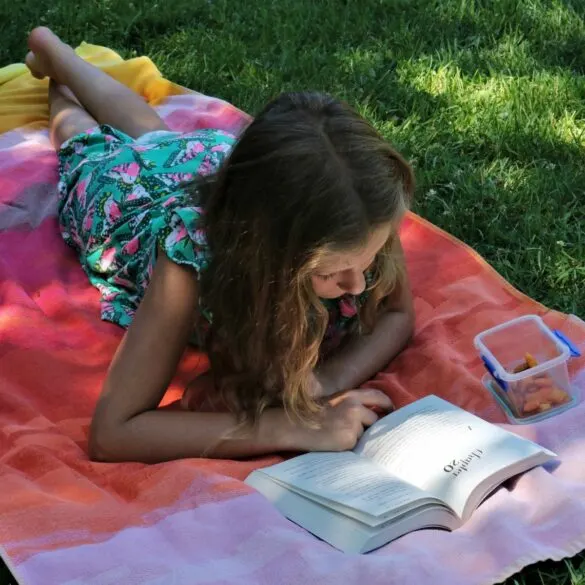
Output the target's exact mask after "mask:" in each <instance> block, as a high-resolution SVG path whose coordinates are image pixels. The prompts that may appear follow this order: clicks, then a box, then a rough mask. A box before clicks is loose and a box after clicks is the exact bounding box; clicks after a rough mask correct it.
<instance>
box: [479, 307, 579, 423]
mask: <svg viewBox="0 0 585 585" xmlns="http://www.w3.org/2000/svg"><path fill="white" fill-rule="evenodd" d="M474 343H475V347H476V348H477V349H478V350H479V353H480V356H481V358H482V360H483V362H484V365H485V367H486V369H487V370H488V372H489V374H488V375H486V376H485V377H484V380H483V382H484V384H485V386H486V387H487V388H488V389H489V390H490V391H491V392H492V393H493V394H494V396H495V397H496V398H497V400H498V402H499V403H500V404H501V406H502V407H503V408H504V411H505V412H506V414H507V416H508V419H509V420H510V422H512V423H521V424H523V423H531V422H535V421H537V420H541V419H543V418H547V417H549V416H552V415H554V414H557V413H558V412H560V411H562V410H566V409H568V408H571V407H572V406H574V405H575V403H576V402H577V398H578V397H577V396H576V395H575V389H574V388H573V387H572V386H571V382H570V379H569V371H568V368H567V362H568V361H569V359H570V358H571V356H580V355H581V354H580V353H579V350H578V349H577V348H576V347H575V346H574V344H573V343H572V342H571V341H570V340H569V339H567V338H566V337H565V336H564V335H563V334H562V333H561V332H559V331H551V330H550V329H549V328H548V327H547V326H546V325H545V324H544V322H543V321H542V319H541V318H540V317H537V316H536V315H527V316H525V317H519V318H517V319H513V320H512V321H508V322H507V323H504V324H502V325H498V326H497V327H494V328H493V329H488V330H487V331H484V332H483V333H480V334H479V335H478V336H477V337H476V338H475V341H474ZM533 360H534V361H535V362H536V364H535V363H534V361H533Z"/></svg>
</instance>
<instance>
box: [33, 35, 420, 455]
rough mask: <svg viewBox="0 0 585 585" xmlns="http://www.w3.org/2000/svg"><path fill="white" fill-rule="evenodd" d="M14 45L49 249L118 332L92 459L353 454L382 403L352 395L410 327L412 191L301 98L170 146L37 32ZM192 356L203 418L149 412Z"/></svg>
mask: <svg viewBox="0 0 585 585" xmlns="http://www.w3.org/2000/svg"><path fill="white" fill-rule="evenodd" d="M29 47H30V52H29V54H28V55H27V58H26V62H27V65H28V67H29V69H30V70H31V72H32V74H33V75H34V76H35V77H38V78H43V77H47V76H48V77H50V78H51V83H50V89H49V101H50V111H51V137H52V140H53V143H54V145H55V148H56V149H57V150H58V154H59V161H60V166H59V173H60V182H59V194H60V207H59V219H60V225H61V231H62V233H63V237H64V239H65V241H66V242H67V243H68V244H70V245H71V246H73V247H74V248H75V249H76V250H77V251H78V253H79V257H80V259H81V263H82V265H83V268H84V269H85V271H86V272H87V274H88V275H89V278H90V280H91V282H92V283H93V285H94V286H96V287H97V288H98V289H99V291H100V293H101V295H102V318H103V319H106V320H108V321H112V322H113V323H117V324H119V325H121V326H122V327H127V328H128V331H127V332H126V335H125V337H124V340H123V341H122V343H121V345H120V347H119V349H118V351H117V353H116V355H115V357H114V360H113V362H112V364H111V366H110V369H109V372H108V375H107V378H106V381H105V384H104V389H103V393H102V395H101V397H100V399H99V402H98V405H97V408H96V411H95V415H94V418H93V421H92V426H91V431H90V443H89V444H90V456H91V457H92V458H94V459H98V460H103V461H122V460H135V461H147V462H156V461H162V460H168V459H175V458H180V457H196V456H210V457H245V456H251V455H257V454H262V453H266V452H274V451H285V450H291V451H305V450H313V451H318V450H327V451H330V450H343V449H351V448H352V447H353V446H354V444H355V443H356V441H357V439H358V438H359V436H360V435H361V433H362V432H363V430H364V427H366V426H368V425H371V424H372V423H373V422H375V420H376V418H377V415H376V414H375V412H374V411H378V412H379V411H387V410H389V409H390V408H391V402H390V400H389V398H388V397H387V396H385V395H384V394H382V393H381V392H378V391H376V390H355V388H357V387H358V386H359V385H360V384H362V383H363V382H364V381H365V380H367V379H368V378H369V377H371V376H372V375H374V374H375V373H376V372H377V371H378V370H380V369H381V368H383V367H384V366H385V365H386V364H387V362H388V361H389V360H391V359H392V358H393V357H394V356H395V355H396V354H397V353H398V352H399V351H400V350H401V349H402V348H403V346H404V345H405V344H406V343H407V341H408V339H409V337H410V335H411V333H412V329H413V309H412V299H411V294H410V290H409V286H408V282H407V277H406V272H405V269H404V263H403V256H402V249H401V245H400V241H399V238H398V225H399V222H400V220H401V217H402V215H403V214H404V211H405V209H406V207H407V205H408V202H409V199H410V197H411V194H412V190H413V176H412V171H411V169H410V167H409V166H408V164H407V163H406V162H405V161H404V159H403V158H402V157H401V156H400V155H399V154H398V153H397V152H396V151H395V150H393V149H392V147H391V146H390V145H388V144H387V143H386V142H385V141H384V140H382V138H381V137H380V136H379V135H378V134H377V133H376V131H375V130H374V129H373V128H372V127H371V126H370V124H368V123H367V122H366V121H365V120H364V119H362V118H361V117H360V116H359V115H358V114H357V113H355V112H354V111H353V110H352V109H351V108H350V107H349V106H347V105H346V104H343V103H341V102H339V101H337V100H335V99H332V98H331V97H328V96H325V95H321V94H317V93H288V94H284V95H282V96H280V97H279V98H277V99H276V100H275V101H273V102H271V103H270V104H268V106H266V108H265V109H264V110H263V111H262V112H261V113H260V115H259V116H258V117H257V118H256V119H255V120H254V121H253V122H252V123H251V124H250V125H249V126H248V128H247V129H246V130H245V131H244V132H243V134H242V135H241V137H240V138H239V139H237V140H236V139H235V138H234V137H233V136H231V135H229V134H227V133H226V132H222V131H220V130H209V129H208V130H199V131H196V132H193V133H190V134H183V135H179V134H177V133H172V132H170V131H169V130H168V128H167V127H166V126H165V124H164V122H163V121H162V120H161V119H160V118H159V116H158V115H157V114H156V112H155V111H154V110H153V109H152V108H150V107H149V106H148V105H147V104H146V103H145V101H144V100H143V99H142V98H141V97H139V96H138V95H136V94H135V93H133V92H132V91H131V90H129V89H127V88H126V87H124V86H123V85H121V84H120V83H118V82H117V81H115V80H114V79H112V78H111V77H109V76H108V75H107V74H105V73H103V72H102V71H100V70H98V69H97V68H95V67H93V66H92V65H90V64H88V63H86V62H85V61H83V60H82V59H80V58H79V57H77V56H76V55H75V53H74V51H73V50H72V49H71V47H69V46H68V45H66V44H64V43H63V42H62V41H61V40H60V39H59V38H58V37H57V36H55V35H54V34H53V33H52V32H51V31H50V30H48V29H46V28H37V29H36V30H34V31H33V32H32V33H31V35H30V38H29ZM189 341H193V342H196V343H198V344H199V345H200V346H202V347H203V348H204V349H206V350H207V351H208V353H209V357H210V362H211V371H210V373H208V374H206V375H205V376H204V377H203V380H199V382H200V383H204V385H205V386H206V387H207V388H208V389H209V391H208V402H209V404H208V408H207V409H203V410H204V411H203V412H202V411H201V410H199V411H195V410H194V394H193V393H190V392H189V390H188V391H187V392H186V394H185V397H184V399H183V402H182V405H183V409H177V410H169V409H157V405H158V404H159V402H160V400H161V398H162V396H163V394H164V393H165V391H166V389H167V386H168V384H169V382H170V380H171V378H172V377H173V375H174V373H175V370H176V368H177V364H178V362H179V359H180V358H181V355H182V353H183V351H184V350H185V348H186V346H187V344H188V343H189ZM219 405H222V406H223V407H220V406H219ZM226 406H227V408H225V407H226Z"/></svg>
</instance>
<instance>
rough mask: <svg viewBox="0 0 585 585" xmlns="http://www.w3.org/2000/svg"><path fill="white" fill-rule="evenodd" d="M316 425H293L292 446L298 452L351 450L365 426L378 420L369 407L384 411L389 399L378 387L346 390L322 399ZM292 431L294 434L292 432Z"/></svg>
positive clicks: (390, 405) (388, 405)
mask: <svg viewBox="0 0 585 585" xmlns="http://www.w3.org/2000/svg"><path fill="white" fill-rule="evenodd" d="M325 404H326V405H325V407H324V409H323V411H322V413H321V415H320V420H319V421H318V422H319V424H320V426H319V428H316V429H315V428H310V427H307V426H303V427H301V426H300V425H299V426H298V427H297V429H296V430H297V432H298V436H297V437H296V441H295V443H296V446H297V448H298V449H299V450H302V451H347V450H350V449H353V448H354V447H355V445H356V443H357V442H358V439H359V438H360V437H361V436H362V435H363V433H364V430H365V428H367V427H369V426H371V425H373V424H374V423H375V422H376V421H377V420H378V415H377V414H376V413H375V412H374V411H373V410H372V409H373V408H375V409H376V410H378V411H382V412H388V411H390V410H392V401H391V400H390V398H388V396H386V395H385V394H384V393H383V392H380V391H379V390H348V391H345V392H340V393H338V394H335V395H333V396H331V397H329V398H327V400H326V402H325ZM295 434H296V433H295Z"/></svg>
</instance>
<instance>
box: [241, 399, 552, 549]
mask: <svg viewBox="0 0 585 585" xmlns="http://www.w3.org/2000/svg"><path fill="white" fill-rule="evenodd" d="M554 457H556V455H555V454H554V453H552V452H551V451H548V450H547V449H544V448H543V447H540V446H539V445H537V444H535V443H533V442H531V441H528V440H526V439H523V438H521V437H519V436H517V435H514V434H512V433H509V432H508V431H505V430H504V429H502V428H500V427H497V426H495V425H492V424H490V423H488V422H486V421H484V420H482V419H480V418H478V417H476V416H474V415H472V414H469V413H468V412H466V411H464V410H462V409H460V408H458V407H456V406H454V405H452V404H450V403H449V402H445V401H444V400H442V399H440V398H438V397H436V396H428V397H426V398H423V399H422V400H419V401H417V402H415V403H413V404H411V405H409V406H406V407H404V408H401V409H400V410H398V411H396V412H393V413H391V414H389V415H388V416H385V417H384V418H382V419H380V420H379V421H378V422H376V424H374V425H373V426H372V427H370V428H369V429H368V430H367V431H366V432H365V433H364V435H363V436H362V438H361V439H360V440H359V442H358V444H357V445H356V447H355V449H354V450H353V451H346V452H342V453H308V454H306V455H301V456H299V457H295V458H292V459H290V460H288V461H285V462H284V463H279V464H278V465H274V466H272V467H268V468H265V469H260V470H257V471H254V472H253V473H252V474H250V475H249V476H248V478H247V479H246V483H247V484H249V485H251V486H252V487H254V488H256V489H257V490H258V491H260V492H261V493H262V494H264V496H265V497H267V498H268V499H269V500H270V501H271V502H273V503H274V505H275V506H276V508H277V509H278V510H280V511H281V513H282V514H284V515H285V516H286V517H287V518H289V519H290V520H292V521H293V522H295V523H296V524H299V525H300V526H302V527H303V528H305V529H306V530H308V531H310V532H312V533H313V534H315V535H316V536H318V537H319V538H321V539H322V540H325V541H327V542H329V543H330V544H331V545H333V546H335V547H336V548H338V549H340V550H343V551H346V552H360V553H365V552H368V551H370V550H373V549H375V548H378V547H380V546H382V545H384V544H386V543H387V542H389V541H391V540H394V539H396V538H398V537H400V536H402V535H403V534H406V533H408V532H412V531H414V530H419V529H422V528H443V529H447V530H454V529H456V528H458V527H459V526H461V525H462V524H463V523H464V522H465V521H466V520H467V519H468V518H469V517H470V516H471V514H472V512H473V511H474V510H475V509H476V508H477V507H478V506H479V505H480V504H481V502H482V501H483V500H484V499H485V498H486V497H487V496H488V495H489V494H490V493H491V492H493V491H494V490H495V489H496V488H497V487H498V486H499V485H500V484H501V483H503V482H504V481H505V480H506V479H508V478H510V477H513V476H515V475H517V474H519V473H522V472H524V471H527V470H528V469H531V468H532V467H535V466H538V465H542V464H543V463H545V462H547V461H549V460H550V459H552V458H554Z"/></svg>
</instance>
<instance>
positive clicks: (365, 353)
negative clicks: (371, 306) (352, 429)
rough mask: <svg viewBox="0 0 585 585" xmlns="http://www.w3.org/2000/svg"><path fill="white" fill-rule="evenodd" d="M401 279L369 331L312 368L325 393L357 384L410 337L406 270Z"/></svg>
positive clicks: (411, 319)
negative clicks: (314, 369)
mask: <svg viewBox="0 0 585 585" xmlns="http://www.w3.org/2000/svg"><path fill="white" fill-rule="evenodd" d="M394 252H395V253H396V255H397V257H398V258H399V259H400V261H401V262H404V252H403V250H402V246H401V244H400V241H399V240H397V241H396V248H395V250H394ZM404 275H405V278H404V281H403V282H402V284H401V286H400V287H398V288H396V289H395V290H394V291H393V292H392V294H391V296H390V298H389V299H388V311H387V312H385V313H383V314H382V315H380V317H379V319H378V322H377V323H376V325H375V327H374V329H373V331H372V332H371V333H370V334H368V335H356V336H354V337H351V338H350V339H348V340H347V342H346V343H345V344H344V345H343V346H342V347H341V348H340V349H339V351H337V352H336V353H335V354H334V355H333V356H331V357H330V358H329V359H328V360H327V361H325V363H324V364H323V365H321V366H320V367H319V368H318V370H317V371H316V377H317V380H318V382H319V383H320V385H321V387H322V388H323V390H324V391H325V392H326V394H330V393H332V392H338V391H341V390H347V389H349V388H357V387H359V385H360V384H362V383H363V382H365V381H366V380H369V379H370V378H371V377H372V376H374V375H375V374H377V373H378V372H379V371H380V370H381V369H383V368H384V367H385V366H386V365H387V364H388V362H390V361H391V360H392V359H393V358H394V357H395V356H396V355H397V354H398V353H400V351H401V350H402V349H403V348H404V346H405V345H406V344H407V343H408V341H409V340H410V338H411V337H412V334H413V331H414V309H413V303H412V293H411V291H410V286H409V283H408V279H407V275H406V270H404Z"/></svg>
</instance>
